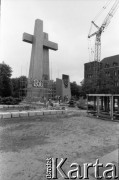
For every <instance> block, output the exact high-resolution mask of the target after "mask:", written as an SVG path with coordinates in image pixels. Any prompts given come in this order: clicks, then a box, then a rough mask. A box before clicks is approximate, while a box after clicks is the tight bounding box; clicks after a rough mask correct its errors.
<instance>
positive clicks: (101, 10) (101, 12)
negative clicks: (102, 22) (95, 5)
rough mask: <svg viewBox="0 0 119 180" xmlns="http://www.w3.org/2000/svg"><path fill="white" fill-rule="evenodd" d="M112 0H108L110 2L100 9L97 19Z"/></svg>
mask: <svg viewBox="0 0 119 180" xmlns="http://www.w3.org/2000/svg"><path fill="white" fill-rule="evenodd" d="M111 1H112V0H108V2H107V3H106V4H105V5H104V6H103V8H102V9H101V10H100V11H99V13H98V14H97V15H96V16H95V18H94V20H93V21H95V20H96V19H97V18H98V17H99V16H100V14H101V13H102V12H103V11H104V10H105V9H106V8H107V7H108V6H109V4H110V3H111Z"/></svg>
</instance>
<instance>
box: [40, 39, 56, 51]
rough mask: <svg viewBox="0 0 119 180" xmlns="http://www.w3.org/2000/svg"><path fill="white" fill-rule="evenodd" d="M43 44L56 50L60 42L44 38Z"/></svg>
mask: <svg viewBox="0 0 119 180" xmlns="http://www.w3.org/2000/svg"><path fill="white" fill-rule="evenodd" d="M43 46H44V47H45V48H48V49H52V50H55V51H56V50H58V44H57V43H54V42H51V41H47V40H44V42H43Z"/></svg>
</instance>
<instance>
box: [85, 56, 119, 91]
mask: <svg viewBox="0 0 119 180" xmlns="http://www.w3.org/2000/svg"><path fill="white" fill-rule="evenodd" d="M96 63H97V64H98V67H100V73H97V75H96V76H95V62H94V61H92V62H89V63H85V64H84V81H85V82H87V83H94V79H97V81H98V80H99V79H100V82H101V84H100V85H102V86H103V88H104V87H105V84H104V83H107V84H108V85H109V84H112V86H113V87H115V88H117V87H119V55H115V56H111V57H106V58H104V59H103V60H101V61H100V62H96ZM107 93H108V92H107Z"/></svg>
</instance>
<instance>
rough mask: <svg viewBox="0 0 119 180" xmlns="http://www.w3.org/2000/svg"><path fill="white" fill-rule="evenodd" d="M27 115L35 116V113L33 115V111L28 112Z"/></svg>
mask: <svg viewBox="0 0 119 180" xmlns="http://www.w3.org/2000/svg"><path fill="white" fill-rule="evenodd" d="M28 115H29V116H35V115H36V113H35V111H28Z"/></svg>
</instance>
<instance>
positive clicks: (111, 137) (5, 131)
mask: <svg viewBox="0 0 119 180" xmlns="http://www.w3.org/2000/svg"><path fill="white" fill-rule="evenodd" d="M118 137H119V123H118V122H112V121H104V120H100V119H95V118H90V117H86V116H84V115H80V116H79V115H77V116H73V115H72V116H70V117H56V116H52V117H51V116H48V117H44V118H43V117H36V118H35V117H32V118H30V119H28V118H25V119H19V120H18V119H9V120H4V121H3V120H1V121H0V180H46V177H45V176H46V158H47V157H53V158H55V157H57V158H68V159H67V163H72V162H77V163H78V164H82V163H84V162H92V161H95V160H96V159H97V158H99V157H102V156H103V155H105V154H107V153H109V152H111V151H113V150H115V149H117V147H118V146H117V143H118Z"/></svg>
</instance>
